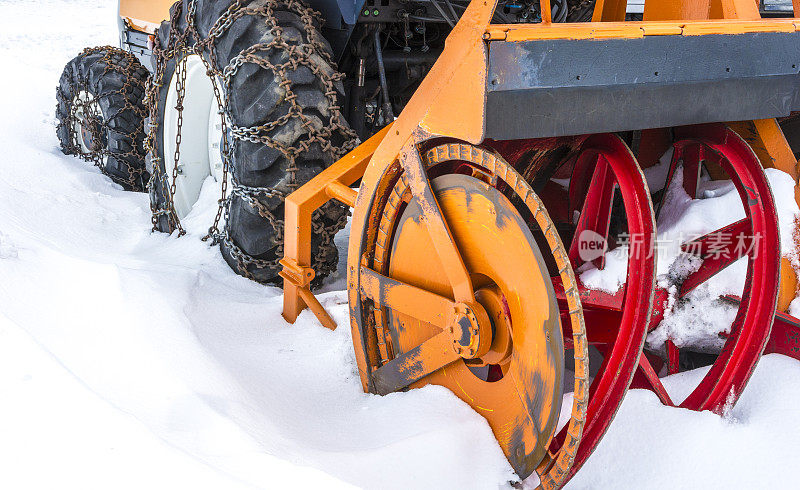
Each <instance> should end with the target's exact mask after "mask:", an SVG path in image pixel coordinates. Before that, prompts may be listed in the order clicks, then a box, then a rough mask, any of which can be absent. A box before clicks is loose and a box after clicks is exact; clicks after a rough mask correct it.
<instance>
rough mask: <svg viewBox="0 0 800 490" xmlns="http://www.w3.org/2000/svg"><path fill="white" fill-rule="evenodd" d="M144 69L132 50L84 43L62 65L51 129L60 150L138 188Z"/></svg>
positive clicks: (142, 181)
mask: <svg viewBox="0 0 800 490" xmlns="http://www.w3.org/2000/svg"><path fill="white" fill-rule="evenodd" d="M148 78H149V73H148V71H147V69H146V68H145V67H144V66H142V65H141V64H140V63H139V61H138V60H137V59H136V57H135V56H134V55H132V54H131V53H128V52H127V51H123V50H121V49H119V48H113V47H110V46H105V47H99V48H88V49H86V50H84V51H83V53H81V54H80V55H78V56H77V57H75V58H74V59H73V60H72V61H70V62H69V63H67V66H66V67H64V72H63V73H62V74H61V79H60V80H59V84H58V89H57V90H56V99H57V101H58V104H57V106H56V118H57V119H58V126H57V127H56V135H57V136H58V140H59V143H60V146H61V151H62V152H63V153H64V154H65V155H77V156H78V157H80V158H82V159H83V160H86V161H89V162H92V163H94V164H95V165H96V166H97V167H99V168H100V170H101V171H102V172H103V173H104V174H106V175H108V176H109V177H110V178H111V180H113V181H114V182H116V183H117V184H119V185H121V186H122V187H123V188H124V189H126V190H133V191H143V190H144V188H145V186H146V185H147V181H148V180H149V178H150V176H149V174H148V173H147V170H146V169H145V161H144V160H145V151H144V140H145V133H144V118H145V116H146V115H147V109H146V108H145V106H144V102H143V99H144V95H145V90H146V85H147V79H148Z"/></svg>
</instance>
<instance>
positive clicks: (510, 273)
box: [348, 144, 588, 488]
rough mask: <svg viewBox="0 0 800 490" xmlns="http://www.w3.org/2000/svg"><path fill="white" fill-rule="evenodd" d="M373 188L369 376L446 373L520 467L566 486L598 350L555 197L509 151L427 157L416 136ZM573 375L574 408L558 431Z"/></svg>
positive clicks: (361, 311) (365, 248)
mask: <svg viewBox="0 0 800 490" xmlns="http://www.w3.org/2000/svg"><path fill="white" fill-rule="evenodd" d="M362 192H364V189H362ZM368 194H369V195H370V199H369V200H364V201H361V202H362V205H364V204H363V203H364V202H367V203H369V204H368V205H369V210H368V211H367V213H366V214H365V217H366V219H365V220H364V226H363V228H361V227H359V229H357V230H354V232H353V233H358V235H355V236H360V242H359V243H358V247H356V248H355V249H353V248H352V246H351V254H352V253H353V252H354V251H357V252H358V254H359V256H360V260H359V261H358V262H357V265H353V264H354V261H353V257H352V256H351V257H350V261H349V262H350V264H351V265H350V266H349V267H348V268H349V274H350V279H349V290H350V299H351V303H350V306H351V318H352V327H353V335H354V344H355V346H356V357H357V359H358V361H359V370H360V373H361V376H362V381H363V382H364V386H365V388H366V389H367V390H369V391H371V392H373V393H379V394H384V393H390V392H393V391H398V390H403V389H408V388H415V387H421V386H424V385H427V384H436V385H441V386H445V387H447V388H449V389H450V390H451V391H452V392H453V393H454V394H455V395H456V396H458V397H459V398H460V399H462V400H463V401H464V402H466V403H467V404H469V405H470V406H471V407H472V408H473V409H474V410H475V411H476V412H478V413H479V414H480V415H482V416H483V417H484V418H485V419H486V420H487V421H488V423H489V425H490V426H491V428H492V431H493V433H494V435H495V437H496V438H497V441H498V443H499V445H500V447H501V448H502V450H503V452H504V453H505V455H506V457H507V458H508V460H509V462H510V463H511V466H512V467H513V468H514V470H515V471H516V473H517V475H518V476H519V477H521V478H523V479H524V478H526V477H528V476H529V475H531V474H532V473H534V472H536V473H537V474H538V475H539V477H540V481H541V486H542V487H543V488H557V487H559V486H561V485H562V484H563V483H564V482H565V481H566V479H567V478H568V476H569V471H570V468H571V467H572V463H573V461H574V458H575V454H576V452H577V449H578V446H579V444H580V439H581V437H582V431H583V424H584V422H585V417H586V409H587V400H588V390H587V387H588V355H587V351H586V349H587V345H586V336H585V326H584V321H583V313H582V309H581V305H580V301H579V300H578V293H577V287H576V281H575V276H574V273H573V271H572V269H571V267H570V265H569V260H568V258H567V254H566V251H565V250H564V247H563V244H562V243H561V240H560V238H559V237H558V234H557V232H556V231H555V228H554V225H553V224H552V221H551V220H550V218H549V216H548V215H547V212H546V210H545V209H544V206H543V205H542V203H541V201H540V200H539V198H538V197H537V196H536V195H535V193H534V192H533V190H532V189H531V188H530V186H529V185H528V184H527V183H526V182H525V181H524V180H523V179H522V178H521V177H520V176H519V174H518V173H516V171H515V170H514V169H512V168H511V167H510V166H508V164H507V163H505V162H504V161H503V160H502V158H500V157H499V156H497V155H495V154H493V153H491V152H489V151H487V150H484V149H479V148H475V147H472V146H469V145H466V144H448V145H442V146H440V147H436V148H434V149H432V150H429V151H428V152H427V153H426V158H425V159H422V158H421V156H420V155H419V153H418V152H417V150H416V148H415V147H413V146H412V147H410V148H406V149H405V150H404V153H403V154H401V156H400V158H399V159H398V161H397V162H396V163H395V164H393V165H390V166H388V167H387V168H386V169H385V172H384V175H383V177H381V179H380V180H379V181H378V184H377V186H376V188H375V189H374V191H370V192H368ZM364 195H367V194H364ZM357 214H359V213H357ZM525 217H526V218H527V219H528V221H526V219H525ZM352 239H353V238H352V236H351V240H352ZM545 254H546V255H545ZM546 259H547V260H546ZM548 266H549V269H548ZM552 276H555V279H553V277H552ZM554 280H557V281H558V283H559V286H560V287H562V288H563V291H564V292H563V293H562V294H563V295H564V296H563V302H564V304H563V305H559V301H558V298H557V296H556V292H555V288H554V285H553V281H554ZM560 306H561V310H560V309H559V307H560ZM565 308H566V309H565ZM562 318H564V319H567V320H568V321H569V324H570V325H569V326H568V327H567V328H566V329H565V331H568V332H569V331H571V332H572V339H570V340H571V342H570V346H571V347H573V351H574V357H575V372H574V383H564V379H563V378H564V374H565V370H564V365H565V362H564V339H563V337H562V326H561V321H562ZM570 375H571V377H572V376H573V373H570ZM565 384H567V385H568V386H570V385H571V386H574V393H575V395H574V399H573V407H572V416H571V418H570V421H569V424H568V426H567V427H566V429H565V432H564V433H562V434H561V436H560V437H561V438H560V439H558V442H555V441H556V437H555V432H556V428H557V424H558V419H559V415H560V413H561V401H562V398H563V394H564V385H565Z"/></svg>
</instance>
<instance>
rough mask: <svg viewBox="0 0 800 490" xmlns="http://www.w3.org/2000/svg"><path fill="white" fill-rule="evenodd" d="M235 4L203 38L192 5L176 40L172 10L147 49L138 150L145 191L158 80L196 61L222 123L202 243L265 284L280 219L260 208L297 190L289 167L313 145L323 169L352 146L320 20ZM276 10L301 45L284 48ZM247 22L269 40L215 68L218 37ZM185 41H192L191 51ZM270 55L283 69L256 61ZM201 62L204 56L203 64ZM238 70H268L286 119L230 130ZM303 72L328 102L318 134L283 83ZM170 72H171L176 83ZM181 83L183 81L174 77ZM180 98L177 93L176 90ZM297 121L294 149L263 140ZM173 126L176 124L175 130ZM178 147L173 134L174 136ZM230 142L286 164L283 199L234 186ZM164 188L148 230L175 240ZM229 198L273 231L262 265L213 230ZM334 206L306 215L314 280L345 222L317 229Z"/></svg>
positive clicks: (285, 0) (312, 14)
mask: <svg viewBox="0 0 800 490" xmlns="http://www.w3.org/2000/svg"><path fill="white" fill-rule="evenodd" d="M243 4H244V2H243V1H242V0H237V1H235V2H233V3H232V4H231V5H230V6H229V7H228V9H226V10H225V12H223V13H222V14H221V15H220V16H219V18H218V19H217V20H216V22H215V23H214V25H213V26H212V27H211V28H210V29H209V34H208V36H207V37H205V38H201V36H200V35H199V31H198V30H197V26H196V23H195V15H194V13H195V9H196V3H195V0H192V1H190V2H189V3H188V8H187V12H186V13H187V15H186V25H187V28H186V29H185V30H184V31H183V32H180V33H179V32H177V29H176V26H178V25H179V23H178V20H179V19H180V18H181V15H182V8H183V5H182V3H178V4H176V6H175V8H174V9H173V12H172V15H171V18H170V22H171V26H172V27H171V28H170V32H169V36H168V39H167V46H161V42H160V38H159V37H158V36H156V40H155V46H154V47H153V53H154V57H155V74H154V76H153V78H152V81H151V83H150V85H149V86H148V92H147V105H148V108H149V109H150V114H151V122H150V127H149V132H148V138H147V140H146V141H147V143H146V148H147V151H148V153H149V155H150V158H151V161H152V162H153V176H152V178H151V184H150V185H151V186H152V185H153V182H154V181H155V180H156V179H162V180H161V182H162V183H163V181H164V180H163V179H164V177H163V176H162V175H160V174H161V173H162V172H163V170H162V168H161V165H160V164H161V163H163V162H161V161H160V159H159V157H158V155H157V152H156V138H157V133H158V122H157V114H158V91H159V89H160V88H161V87H162V86H163V84H164V82H165V80H164V76H165V69H166V66H165V65H166V61H167V60H169V59H172V58H174V57H176V56H182V57H185V56H187V55H189V54H197V55H199V56H200V58H201V59H202V60H203V62H204V63H205V65H206V68H207V74H208V76H209V77H210V78H211V79H212V81H213V86H214V95H215V98H216V100H217V104H218V107H219V108H220V110H219V114H220V118H221V121H222V134H223V138H222V139H223V141H222V157H223V182H222V196H221V198H220V199H219V206H218V209H217V214H216V216H215V219H214V222H213V224H212V225H211V227H210V228H209V231H208V234H207V235H206V236H205V237H203V240H208V239H209V238H211V239H212V244H217V243H220V242H221V243H222V244H223V245H224V247H225V248H227V250H228V251H229V253H230V254H231V256H232V257H233V258H234V260H235V261H236V263H237V268H238V271H239V273H240V274H242V275H244V276H245V277H249V278H251V279H256V278H255V277H254V276H253V274H252V273H251V271H250V269H251V267H255V268H258V269H262V270H266V271H268V272H269V275H270V276H276V275H277V272H278V271H280V269H281V267H280V266H279V265H278V263H277V261H278V259H280V258H281V257H282V255H283V253H282V251H283V217H282V216H280V215H276V213H275V212H274V211H273V209H272V208H270V207H269V206H268V205H266V204H265V203H264V201H265V200H266V199H269V198H277V199H279V200H280V201H283V200H284V199H285V198H286V196H287V195H288V194H289V193H290V192H291V191H293V190H294V189H296V188H297V187H299V184H300V183H298V182H297V171H298V167H297V163H296V159H297V157H298V156H300V155H302V154H303V153H304V152H307V151H309V150H310V149H311V147H312V145H315V144H316V145H319V147H320V148H321V149H322V151H323V152H325V153H327V154H328V155H329V156H330V157H331V161H336V160H337V159H339V158H340V157H341V156H343V155H344V154H345V153H347V152H348V151H349V150H351V149H352V148H354V147H355V146H356V143H357V138H356V135H355V132H353V131H352V130H351V129H350V128H349V126H348V125H347V123H346V121H345V119H344V116H343V115H342V112H341V107H339V105H338V92H337V90H336V85H335V84H336V83H337V82H339V81H340V80H342V78H343V75H342V74H339V73H336V72H335V64H334V63H333V60H332V58H331V55H330V53H329V52H328V49H327V48H326V46H325V45H324V44H323V43H322V42H321V40H320V37H319V34H318V30H317V27H316V26H317V25H321V23H322V17H321V15H320V14H319V13H318V12H316V11H314V10H313V9H311V8H309V7H307V6H305V5H303V4H302V3H301V2H299V1H297V0H269V1H268V2H266V3H265V4H264V5H261V6H257V7H244V6H243ZM276 8H279V9H281V10H288V11H291V12H293V13H295V14H296V15H298V16H299V17H300V19H301V21H302V24H303V26H304V30H305V33H304V34H305V42H304V43H302V44H299V45H298V44H292V43H290V42H288V41H287V40H286V39H285V38H284V35H283V28H282V27H281V26H280V25H279V23H278V19H277V18H276V15H275V10H276ZM246 15H251V16H259V17H261V18H263V19H264V21H265V22H266V23H267V25H268V26H269V28H270V33H271V34H272V36H273V39H272V40H271V41H270V42H266V43H260V44H257V45H254V46H251V47H249V48H246V49H244V50H242V51H241V52H240V53H238V54H237V55H236V56H234V57H233V58H232V59H231V61H230V62H229V63H228V64H227V66H224V67H222V66H220V63H219V62H218V58H217V53H216V48H215V42H216V41H217V40H218V39H219V37H220V36H222V35H223V34H224V33H225V32H227V30H228V29H229V28H230V26H231V25H232V24H233V23H234V22H235V21H236V20H237V19H239V18H241V17H243V16H246ZM191 41H194V43H193V44H192V43H191ZM270 50H279V51H281V52H282V53H284V54H285V55H286V58H287V61H286V62H284V63H280V64H275V63H272V62H271V61H270V59H269V58H267V56H266V55H262V54H264V53H269V52H270ZM204 54H206V55H207V57H206V56H204ZM319 58H321V59H322V60H323V61H324V62H325V63H327V64H328V65H330V66H331V67H333V68H334V72H333V73H326V72H325V71H324V69H323V68H322V67H321V66H320V64H319V62H318V59H319ZM245 64H253V65H256V66H258V67H260V68H261V69H265V70H270V71H272V72H273V73H274V74H275V77H276V78H277V79H278V80H279V83H278V85H279V86H280V87H281V88H282V89H283V90H284V91H285V97H284V99H285V100H286V101H288V102H289V104H290V108H289V111H288V112H287V113H286V114H284V115H283V116H281V117H280V118H278V119H276V120H274V121H271V122H269V123H266V124H262V125H258V126H254V127H241V126H238V125H234V124H232V123H231V121H232V118H231V115H230V111H229V109H228V108H229V107H230V97H231V95H230V94H231V89H232V85H231V84H232V79H233V77H234V76H235V75H236V73H237V72H238V70H239V69H240V68H241V67H242V66H244V65H245ZM301 66H302V67H305V68H307V69H309V70H310V71H311V72H312V73H313V74H314V76H316V77H317V79H318V80H320V81H321V82H322V85H323V88H324V95H325V97H326V98H327V99H328V103H329V113H330V117H329V118H328V121H327V124H326V123H325V122H323V125H322V127H318V126H319V124H315V121H314V120H312V119H311V118H310V117H308V116H307V115H305V114H304V113H303V108H302V106H301V105H300V104H299V103H298V102H297V96H296V94H295V93H294V92H293V91H292V82H291V80H290V77H289V72H290V71H293V70H296V69H298V68H299V67H301ZM177 73H178V69H177V68H176V75H177ZM181 76H182V77H185V73H182V75H181ZM218 81H219V83H221V84H222V85H223V86H224V87H225V94H224V100H223V96H222V94H221V93H220V89H219V87H218ZM183 88H184V90H185V87H183ZM178 106H179V120H180V114H181V109H182V107H181V106H182V97H180V96H179V102H178ZM293 119H294V120H298V121H299V123H300V124H299V125H300V127H301V128H302V129H303V131H304V136H305V137H304V138H301V139H300V140H299V141H298V142H296V143H295V145H294V146H291V145H287V144H285V143H282V142H280V141H277V140H276V139H275V138H272V137H270V136H269V135H268V134H267V133H268V132H269V131H271V130H273V129H275V128H278V127H281V126H283V125H285V124H287V123H289V122H291V121H292V120H293ZM179 124H180V122H179ZM337 136H338V137H339V139H341V140H342V143H341V144H338V145H334V144H333V143H332V139H333V138H334V137H337ZM176 138H177V139H180V128H178V133H177V135H176ZM230 138H234V139H236V140H238V141H249V142H252V143H256V144H263V145H266V146H268V147H270V148H274V149H276V150H278V151H279V152H281V154H282V155H283V156H284V158H286V160H287V161H288V165H287V170H286V171H287V174H288V182H287V187H288V189H289V192H284V191H280V190H277V189H270V188H261V187H249V186H245V185H242V184H241V183H239V182H238V179H237V178H236V174H235V173H232V171H233V165H234V162H233V158H232V156H233V155H232V153H233V145H232V144H231V141H230ZM176 143H178V144H177V145H176V155H175V169H174V170H176V169H177V166H178V162H179V158H180V153H179V148H180V146H179V141H176ZM229 173H232V176H233V179H232V184H233V187H232V189H230V192H228V188H227V187H228V174H229ZM172 177H173V179H172V185H171V186H164V185H161V186H160V188H161V190H162V191H163V192H164V195H162V196H161V197H162V199H161V200H160V202H162V203H164V204H165V206H164V207H161V208H159V207H157V206H156V204H155V203H153V204H152V212H153V228H154V230H155V229H156V227H157V225H158V221H159V218H160V217H161V216H167V217H168V220H169V224H170V228H171V229H172V230H178V231H179V234H183V228H182V227H181V224H180V220H179V219H178V216H177V214H176V213H175V209H174V205H173V203H172V195H174V192H175V187H174V182H175V179H176V175H175V172H173V175H172ZM233 196H238V197H239V198H241V199H242V201H243V202H245V203H246V204H247V205H249V206H250V207H251V208H252V209H253V210H254V211H256V212H257V213H258V214H259V215H260V216H262V217H263V218H265V219H266V220H267V221H268V222H269V224H270V226H272V228H273V229H274V231H275V233H274V234H273V241H274V243H273V245H274V246H275V251H276V253H275V257H274V259H270V260H263V259H259V258H255V257H252V256H250V255H248V254H247V253H245V252H244V251H243V250H242V249H241V248H240V247H238V246H237V245H236V244H235V243H234V242H233V240H232V239H231V237H230V234H229V233H228V229H227V228H228V227H227V226H226V227H225V228H224V230H223V231H222V232H220V230H219V223H220V221H221V220H222V217H223V212H224V217H225V222H226V223H227V222H228V219H229V216H230V201H231V198H232V197H233ZM336 206H339V205H338V204H335V203H332V202H329V203H327V204H326V205H325V206H323V207H322V208H320V209H318V210H317V211H316V212H315V215H314V218H315V219H314V220H313V223H314V232H315V233H316V234H317V236H316V238H317V240H316V242H315V245H317V247H316V249H317V252H316V254H315V257H314V260H315V262H316V264H317V265H318V266H320V267H322V268H323V269H324V268H325V266H327V270H318V271H317V272H318V275H323V276H324V275H326V274H327V273H329V272H331V270H330V269H332V267H331V266H330V264H328V263H327V262H326V260H325V259H326V257H328V256H329V254H331V253H337V254H338V252H337V251H336V247H335V244H334V243H333V237H334V235H335V234H336V232H337V231H338V230H340V229H341V228H342V227H343V226H344V225H345V224H346V220H347V214H346V213H340V215H339V217H338V219H336V221H335V222H333V223H330V224H327V225H326V224H324V223H323V222H322V220H321V217H322V216H323V215H331V214H335V213H333V212H332V211H331V208H333V207H336Z"/></svg>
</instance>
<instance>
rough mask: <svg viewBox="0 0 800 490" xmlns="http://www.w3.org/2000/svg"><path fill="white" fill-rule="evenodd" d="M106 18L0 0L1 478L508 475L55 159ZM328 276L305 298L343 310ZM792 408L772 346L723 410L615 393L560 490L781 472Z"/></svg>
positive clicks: (475, 445)
mask: <svg viewBox="0 0 800 490" xmlns="http://www.w3.org/2000/svg"><path fill="white" fill-rule="evenodd" d="M115 13H116V12H115V4H114V2H112V1H99V0H81V1H56V0H44V1H22V0H3V1H0V66H2V67H3V68H4V69H3V72H2V75H0V115H2V117H1V118H0V148H2V153H1V154H0V391H1V392H2V397H1V400H0V462H1V463H0V468H2V469H1V470H0V488H10V489H20V488H37V489H39V488H48V489H49V488H80V489H100V488H102V489H107V488H213V489H228V488H240V487H241V488H306V487H316V488H336V487H347V486H349V485H354V486H357V487H364V488H403V489H406V488H437V489H440V488H459V489H473V488H474V489H495V488H508V485H507V483H506V482H507V481H508V480H509V479H512V478H513V475H512V474H511V470H510V467H509V466H508V464H507V462H506V461H505V459H504V457H503V455H502V452H501V451H500V449H499V447H498V446H497V444H496V442H495V440H494V438H493V437H492V434H491V431H490V430H489V427H488V425H487V424H486V423H485V422H484V421H483V419H482V418H480V417H479V416H478V415H476V414H475V413H474V412H473V411H471V410H470V409H469V408H468V407H467V406H466V405H465V404H463V403H461V402H460V401H459V400H458V399H457V398H455V397H454V396H453V395H452V394H450V393H449V392H448V391H447V390H444V389H441V388H437V387H428V388H425V389H422V390H414V391H411V392H408V393H402V394H393V395H389V396H386V397H378V396H373V395H366V394H364V393H362V392H361V387H360V382H359V380H358V375H357V373H356V369H355V362H354V359H353V354H352V347H351V342H350V338H349V335H350V333H349V329H348V328H341V329H339V330H337V331H335V332H330V331H328V330H325V329H323V328H321V327H320V326H318V325H317V323H316V322H315V320H314V318H313V317H312V316H311V315H310V314H308V313H304V314H303V316H301V318H300V321H298V323H297V324H296V325H293V326H290V325H288V324H286V323H285V322H284V321H283V319H282V318H281V316H280V307H281V298H280V291H279V290H278V289H276V288H265V287H262V286H259V285H257V284H254V283H252V282H249V281H247V280H245V279H243V278H241V277H238V276H236V275H235V274H233V272H231V271H230V270H229V269H228V267H227V265H225V263H224V262H223V261H222V259H221V257H220V256H219V253H218V251H217V250H216V249H215V248H209V247H208V246H207V245H205V244H204V243H202V242H200V241H199V239H198V237H199V236H200V234H202V232H203V231H204V228H205V226H207V225H206V224H204V223H201V220H200V219H199V217H198V219H197V220H196V222H195V223H196V225H192V224H190V229H191V230H193V233H190V236H188V237H184V238H181V239H176V238H174V237H168V236H164V235H161V234H151V233H150V232H149V229H150V211H149V206H148V202H147V198H146V196H145V195H143V194H134V193H128V192H123V191H121V190H120V189H119V188H118V187H117V186H115V185H113V184H112V183H110V181H109V180H108V179H107V178H106V177H104V176H103V175H101V174H100V173H99V172H98V171H97V169H95V168H93V167H89V166H88V165H87V164H86V163H84V162H81V161H79V160H77V159H75V158H72V157H65V156H63V155H62V154H61V153H60V151H59V150H58V145H57V141H56V138H55V134H54V126H55V122H54V116H53V109H54V106H55V100H54V96H55V86H56V83H57V80H58V76H59V75H60V73H61V70H62V67H63V65H64V64H65V63H66V62H67V61H68V60H69V59H70V58H72V57H73V56H75V55H76V54H77V53H79V52H80V50H81V49H82V48H83V47H85V46H93V45H103V44H116V42H117V34H116V30H115V29H116V20H115V18H114V16H115ZM338 285H339V286H341V282H339V283H338ZM336 286H337V283H336V282H334V283H333V284H331V285H330V286H329V287H328V289H329V290H330V292H328V293H325V294H324V295H323V296H322V300H323V303H324V304H325V305H326V306H327V307H328V308H329V310H330V311H331V313H332V314H333V316H334V318H335V319H336V320H337V321H338V322H339V323H340V324H343V325H346V318H347V311H346V304H345V303H346V297H345V294H344V293H343V292H342V291H339V290H337V289H341V287H336ZM701 374H702V373H701V372H690V373H685V374H683V375H679V376H674V377H671V378H670V379H667V380H666V381H665V384H667V385H668V389H670V390H673V389H674V390H678V391H680V390H681V389H682V388H685V386H687V385H689V384H691V383H692V382H696V381H697V379H698V378H699V376H700V375H701ZM798 415H800V363H797V362H795V361H793V360H790V359H787V358H784V357H781V356H776V355H772V356H767V357H766V358H765V359H764V360H763V361H762V362H761V363H760V364H759V366H758V368H757V370H756V373H755V375H754V378H753V380H752V381H751V383H750V385H749V386H748V388H747V390H746V392H745V393H744V395H743V397H742V399H741V400H740V402H739V403H738V404H737V405H736V406H735V407H734V408H733V409H732V410H730V412H729V413H728V414H727V415H726V417H724V418H721V417H718V416H716V415H712V414H709V413H693V412H688V411H684V410H679V409H673V408H665V407H663V406H661V405H660V404H659V403H658V401H657V400H656V398H655V396H654V395H652V394H651V393H649V392H646V391H639V390H636V391H632V392H630V393H629V394H628V396H627V398H626V400H625V402H624V404H623V406H622V409H621V411H620V413H619V415H618V416H617V419H616V420H615V422H614V424H613V425H612V427H611V429H610V431H609V433H608V435H607V436H606V437H605V439H604V440H603V441H602V442H601V444H600V446H599V447H598V449H597V451H596V453H595V454H594V455H593V456H592V458H591V459H590V460H589V462H588V464H587V465H586V466H585V467H584V468H583V469H582V470H581V471H580V473H579V474H578V476H577V477H576V478H575V479H574V480H573V481H572V482H571V484H570V487H572V488H608V487H615V488H626V487H627V488H667V487H670V488H674V487H676V486H677V487H690V486H691V487H700V488H734V487H735V488H745V487H758V488H761V487H766V486H778V487H787V486H792V485H793V484H795V483H796V481H797V463H798V461H800V456H797V455H798V454H800V417H798Z"/></svg>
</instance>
